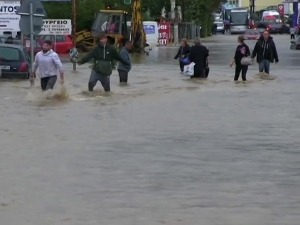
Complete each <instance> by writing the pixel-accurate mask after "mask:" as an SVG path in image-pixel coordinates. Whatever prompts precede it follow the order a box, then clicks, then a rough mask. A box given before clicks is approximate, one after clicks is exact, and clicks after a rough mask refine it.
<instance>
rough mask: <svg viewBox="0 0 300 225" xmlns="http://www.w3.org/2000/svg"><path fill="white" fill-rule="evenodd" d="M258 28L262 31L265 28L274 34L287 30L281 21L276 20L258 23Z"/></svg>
mask: <svg viewBox="0 0 300 225" xmlns="http://www.w3.org/2000/svg"><path fill="white" fill-rule="evenodd" d="M256 29H257V30H259V32H261V33H262V32H264V31H265V30H267V31H269V32H270V33H272V34H283V33H286V32H287V28H286V26H284V25H283V24H281V23H275V22H259V23H258V24H257V25H256Z"/></svg>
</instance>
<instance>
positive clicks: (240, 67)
mask: <svg viewBox="0 0 300 225" xmlns="http://www.w3.org/2000/svg"><path fill="white" fill-rule="evenodd" d="M247 70H248V66H244V65H241V64H239V63H238V64H236V66H235V75H234V80H235V81H237V80H238V79H239V76H240V73H241V72H242V79H243V81H246V80H247V79H246V74H247Z"/></svg>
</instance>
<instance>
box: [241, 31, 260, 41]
mask: <svg viewBox="0 0 300 225" xmlns="http://www.w3.org/2000/svg"><path fill="white" fill-rule="evenodd" d="M244 38H245V40H258V39H259V38H260V32H259V31H258V30H252V29H249V30H246V31H245V33H244Z"/></svg>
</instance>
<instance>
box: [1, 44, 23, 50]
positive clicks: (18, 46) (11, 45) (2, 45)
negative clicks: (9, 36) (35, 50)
mask: <svg viewBox="0 0 300 225" xmlns="http://www.w3.org/2000/svg"><path fill="white" fill-rule="evenodd" d="M0 47H10V48H17V49H20V50H23V49H24V47H23V46H20V45H15V44H0Z"/></svg>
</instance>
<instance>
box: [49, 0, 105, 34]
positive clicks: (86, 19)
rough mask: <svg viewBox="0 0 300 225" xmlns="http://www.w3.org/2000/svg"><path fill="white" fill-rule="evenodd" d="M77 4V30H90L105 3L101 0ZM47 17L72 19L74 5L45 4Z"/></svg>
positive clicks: (62, 3)
mask: <svg viewBox="0 0 300 225" xmlns="http://www.w3.org/2000/svg"><path fill="white" fill-rule="evenodd" d="M76 4H77V27H76V30H83V29H90V28H91V27H92V24H93V21H94V19H95V16H96V13H97V12H98V11H99V10H100V9H103V8H104V3H103V1H101V0H100V1H99V0H76ZM44 7H45V10H46V12H47V16H48V18H50V19H65V18H72V5H71V4H70V3H64V2H45V3H44Z"/></svg>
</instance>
